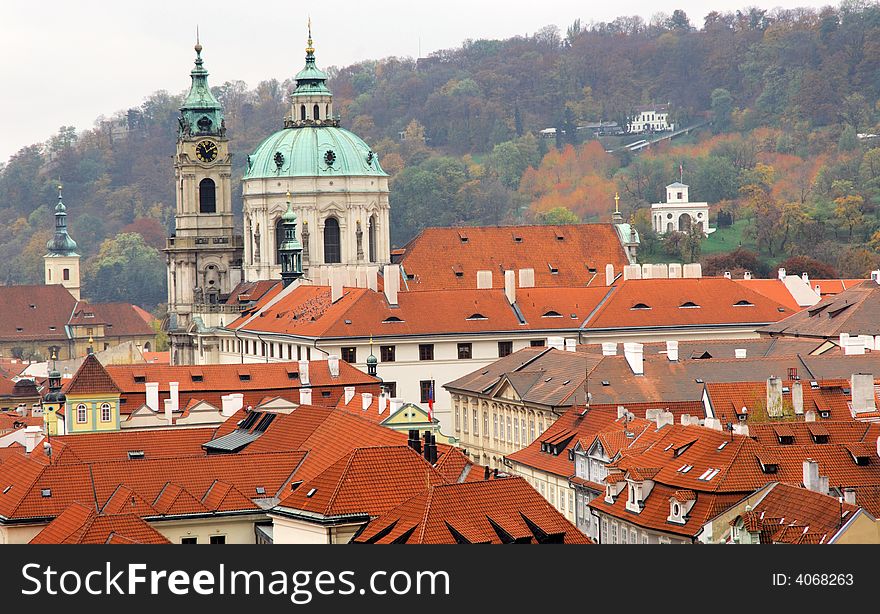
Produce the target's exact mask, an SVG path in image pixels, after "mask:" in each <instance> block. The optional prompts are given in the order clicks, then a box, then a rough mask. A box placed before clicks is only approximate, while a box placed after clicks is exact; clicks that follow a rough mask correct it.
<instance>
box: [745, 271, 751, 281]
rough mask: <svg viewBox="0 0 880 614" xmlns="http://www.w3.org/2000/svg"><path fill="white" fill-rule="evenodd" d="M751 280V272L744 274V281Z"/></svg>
mask: <svg viewBox="0 0 880 614" xmlns="http://www.w3.org/2000/svg"><path fill="white" fill-rule="evenodd" d="M751 278H752V272H751V271H746V272H745V273H743V279H751Z"/></svg>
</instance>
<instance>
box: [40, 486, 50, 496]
mask: <svg viewBox="0 0 880 614" xmlns="http://www.w3.org/2000/svg"><path fill="white" fill-rule="evenodd" d="M40 496H41V497H51V496H52V489H51V488H44V489H42V490H41V491H40Z"/></svg>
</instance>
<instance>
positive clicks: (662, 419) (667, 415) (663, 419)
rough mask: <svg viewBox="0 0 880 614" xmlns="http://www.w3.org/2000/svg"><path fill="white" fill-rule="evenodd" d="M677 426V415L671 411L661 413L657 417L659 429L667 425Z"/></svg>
mask: <svg viewBox="0 0 880 614" xmlns="http://www.w3.org/2000/svg"><path fill="white" fill-rule="evenodd" d="M674 424H675V414H673V413H672V412H671V411H663V412H660V414H658V416H657V428H658V429H660V428H663V427H664V426H666V425H674Z"/></svg>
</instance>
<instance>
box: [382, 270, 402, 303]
mask: <svg viewBox="0 0 880 614" xmlns="http://www.w3.org/2000/svg"><path fill="white" fill-rule="evenodd" d="M382 283H383V284H384V287H385V300H387V301H388V304H389V305H391V306H392V307H397V293H398V292H399V291H400V265H399V264H386V265H385V269H384V274H383V277H382Z"/></svg>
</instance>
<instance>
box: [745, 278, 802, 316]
mask: <svg viewBox="0 0 880 614" xmlns="http://www.w3.org/2000/svg"><path fill="white" fill-rule="evenodd" d="M733 281H735V282H736V283H738V284H740V285H741V286H743V287H745V288H748V289H749V290H752V291H754V292H757V293H758V294H762V295H764V296H766V297H767V298H769V299H770V300H772V301H775V302H777V303H779V304H780V305H784V306H785V307H788V308H789V309H791V310H792V312H797V311H800V310H801V309H803V307H801V306H800V305H798V303H797V301H796V300H794V297H793V296H792V295H791V292H789V290H788V288H787V287H786V286H785V283H784V282H782V281H781V280H779V279H778V278H777V279H734V280H733Z"/></svg>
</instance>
